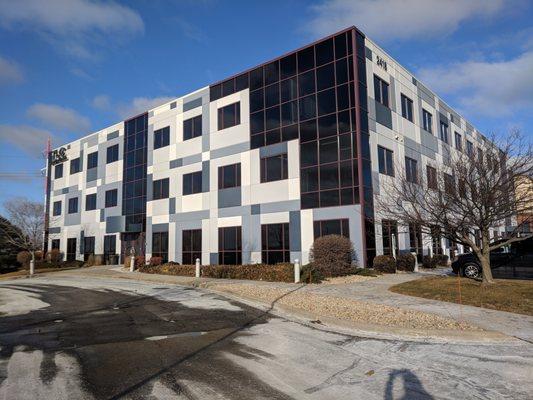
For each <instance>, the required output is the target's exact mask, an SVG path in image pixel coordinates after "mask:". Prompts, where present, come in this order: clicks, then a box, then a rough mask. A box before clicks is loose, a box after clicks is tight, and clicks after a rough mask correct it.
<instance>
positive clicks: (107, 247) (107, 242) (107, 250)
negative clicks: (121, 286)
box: [104, 235, 117, 261]
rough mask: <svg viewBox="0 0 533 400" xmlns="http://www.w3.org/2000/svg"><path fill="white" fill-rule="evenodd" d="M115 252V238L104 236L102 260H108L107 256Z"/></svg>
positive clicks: (113, 236)
mask: <svg viewBox="0 0 533 400" xmlns="http://www.w3.org/2000/svg"><path fill="white" fill-rule="evenodd" d="M116 252H117V237H116V236H115V235H106V236H104V259H105V261H108V260H109V256H111V255H115V254H116Z"/></svg>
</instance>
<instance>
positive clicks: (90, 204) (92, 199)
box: [85, 193, 96, 211]
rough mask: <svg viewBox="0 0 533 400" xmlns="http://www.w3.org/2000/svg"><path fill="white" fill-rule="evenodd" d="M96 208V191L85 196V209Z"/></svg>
mask: <svg viewBox="0 0 533 400" xmlns="http://www.w3.org/2000/svg"><path fill="white" fill-rule="evenodd" d="M91 210H96V193H94V194H88V195H87V196H85V211H91Z"/></svg>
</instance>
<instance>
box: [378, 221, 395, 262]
mask: <svg viewBox="0 0 533 400" xmlns="http://www.w3.org/2000/svg"><path fill="white" fill-rule="evenodd" d="M381 233H382V235H381V237H382V239H383V254H385V255H387V256H392V248H393V244H394V248H395V249H396V251H398V223H397V222H396V221H392V220H389V219H384V220H382V221H381Z"/></svg>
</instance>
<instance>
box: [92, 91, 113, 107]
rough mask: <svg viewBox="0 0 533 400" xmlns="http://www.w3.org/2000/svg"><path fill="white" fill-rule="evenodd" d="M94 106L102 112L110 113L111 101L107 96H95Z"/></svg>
mask: <svg viewBox="0 0 533 400" xmlns="http://www.w3.org/2000/svg"><path fill="white" fill-rule="evenodd" d="M92 106H93V107H94V108H96V109H98V110H101V111H110V109H111V99H110V98H109V96H108V95H106V94H101V95H99V96H95V97H94V98H93V101H92Z"/></svg>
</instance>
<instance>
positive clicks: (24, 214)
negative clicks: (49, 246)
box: [0, 198, 44, 274]
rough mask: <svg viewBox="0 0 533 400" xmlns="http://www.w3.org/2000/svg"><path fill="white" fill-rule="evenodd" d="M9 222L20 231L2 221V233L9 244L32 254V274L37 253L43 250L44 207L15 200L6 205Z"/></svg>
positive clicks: (27, 201)
mask: <svg viewBox="0 0 533 400" xmlns="http://www.w3.org/2000/svg"><path fill="white" fill-rule="evenodd" d="M4 208H5V210H6V212H7V220H8V221H9V222H10V223H11V224H12V225H13V226H15V227H17V228H18V229H12V227H11V225H8V224H7V223H5V222H4V219H1V220H0V233H1V234H2V236H4V237H5V240H6V242H7V243H10V244H12V245H13V246H16V247H17V248H19V249H21V250H26V251H28V252H29V253H30V254H31V264H30V274H33V273H34V269H35V253H36V252H37V251H39V250H41V249H42V245H43V232H44V206H43V205H42V204H41V203H37V202H33V201H31V200H28V199H26V198H15V199H12V200H9V201H7V202H5V203H4Z"/></svg>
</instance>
